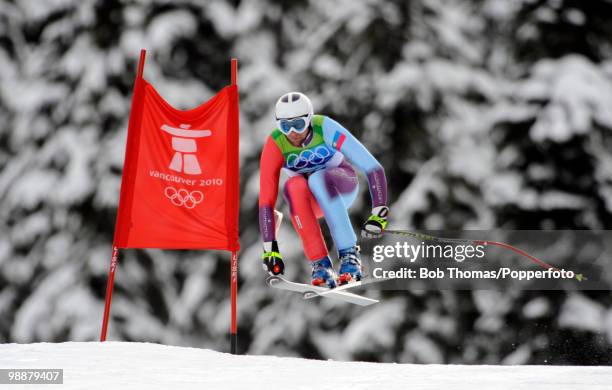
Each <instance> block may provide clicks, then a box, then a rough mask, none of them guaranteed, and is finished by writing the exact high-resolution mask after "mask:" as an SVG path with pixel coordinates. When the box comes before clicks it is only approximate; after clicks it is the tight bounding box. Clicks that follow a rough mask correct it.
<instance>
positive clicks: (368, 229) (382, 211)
mask: <svg viewBox="0 0 612 390" xmlns="http://www.w3.org/2000/svg"><path fill="white" fill-rule="evenodd" d="M387 215H389V208H388V207H387V206H378V207H374V208H373V209H372V215H370V218H368V220H367V221H366V222H365V223H364V224H363V227H362V228H361V237H363V238H380V237H382V235H383V232H384V230H385V227H386V226H387Z"/></svg>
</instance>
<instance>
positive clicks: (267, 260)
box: [261, 240, 285, 276]
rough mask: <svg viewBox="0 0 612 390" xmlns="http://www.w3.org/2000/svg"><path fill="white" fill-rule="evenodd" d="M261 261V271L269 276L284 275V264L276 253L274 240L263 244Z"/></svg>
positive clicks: (278, 253) (276, 245) (281, 257)
mask: <svg viewBox="0 0 612 390" xmlns="http://www.w3.org/2000/svg"><path fill="white" fill-rule="evenodd" d="M261 258H262V260H263V269H264V271H267V272H268V273H269V274H270V275H271V276H276V275H282V274H284V273H285V263H283V256H281V254H280V252H279V251H278V243H277V242H276V240H274V241H271V242H264V253H263V255H261Z"/></svg>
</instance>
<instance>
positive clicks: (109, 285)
mask: <svg viewBox="0 0 612 390" xmlns="http://www.w3.org/2000/svg"><path fill="white" fill-rule="evenodd" d="M146 53H147V51H146V50H145V49H142V50H140V59H139V60H138V71H137V73H136V82H135V83H134V97H133V99H134V100H135V99H137V93H136V86H137V85H138V81H139V80H140V79H141V78H142V74H143V71H144V63H145V56H146ZM132 105H134V104H133V103H132ZM130 125H133V120H132V117H131V115H130ZM130 132H133V131H131V129H130V126H128V134H129V133H130ZM126 155H127V148H126ZM124 165H125V163H124ZM124 171H125V166H124ZM122 184H123V183H122ZM120 199H121V197H120ZM121 228H122V227H121V226H119V217H117V223H116V224H115V238H113V252H112V255H111V261H110V270H109V271H108V281H107V282H106V297H105V299H104V315H103V317H102V330H101V332H100V341H106V332H107V330H108V319H109V315H110V306H111V301H112V300H113V287H114V286H115V270H116V269H117V263H118V260H119V247H118V246H117V244H116V236H117V230H120V229H121Z"/></svg>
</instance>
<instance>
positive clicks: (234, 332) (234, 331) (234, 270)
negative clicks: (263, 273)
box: [230, 58, 238, 355]
mask: <svg viewBox="0 0 612 390" xmlns="http://www.w3.org/2000/svg"><path fill="white" fill-rule="evenodd" d="M231 74H232V76H231V80H232V86H234V85H238V59H236V58H232V61H231ZM230 269H231V272H230V275H231V276H230V295H231V298H230V300H231V306H232V308H231V325H230V352H231V353H232V354H234V355H235V354H236V353H237V351H238V318H237V313H236V312H237V310H236V309H237V306H238V302H237V301H238V253H237V252H236V251H232V260H231V262H230Z"/></svg>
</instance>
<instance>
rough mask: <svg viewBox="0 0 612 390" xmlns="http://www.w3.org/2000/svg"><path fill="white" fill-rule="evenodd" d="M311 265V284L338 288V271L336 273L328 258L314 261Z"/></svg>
mask: <svg viewBox="0 0 612 390" xmlns="http://www.w3.org/2000/svg"><path fill="white" fill-rule="evenodd" d="M310 264H311V265H312V279H311V282H310V283H311V284H312V285H313V286H322V287H325V286H327V287H329V288H334V287H336V277H337V275H336V271H334V267H333V266H332V263H331V260H330V259H329V257H328V256H325V257H324V258H322V259H321V260H317V261H313V262H311V263H310Z"/></svg>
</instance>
